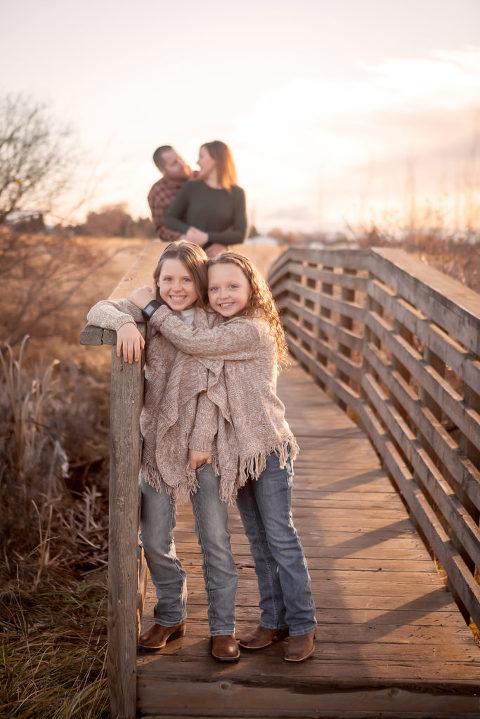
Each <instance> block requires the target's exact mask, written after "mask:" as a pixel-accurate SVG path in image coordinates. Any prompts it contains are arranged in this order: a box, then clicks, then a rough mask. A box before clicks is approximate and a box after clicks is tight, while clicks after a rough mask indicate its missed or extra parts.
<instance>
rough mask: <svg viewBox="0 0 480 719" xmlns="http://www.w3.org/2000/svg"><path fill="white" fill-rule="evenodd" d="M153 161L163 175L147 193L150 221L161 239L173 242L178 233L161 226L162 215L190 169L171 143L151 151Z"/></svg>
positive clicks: (190, 174)
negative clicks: (150, 214)
mask: <svg viewBox="0 0 480 719" xmlns="http://www.w3.org/2000/svg"><path fill="white" fill-rule="evenodd" d="M153 161H154V163H155V165H156V166H157V167H158V169H159V170H160V172H161V173H162V175H163V177H162V179H161V180H158V182H156V183H155V184H154V185H153V186H152V189H151V190H150V192H149V193H148V204H149V205H150V211H151V213H152V222H153V225H154V227H155V231H156V233H157V235H158V236H159V238H160V239H161V240H164V241H165V242H174V241H175V240H177V239H178V238H179V236H180V235H179V233H178V232H173V231H172V230H168V229H167V228H166V227H164V226H163V216H164V214H165V212H166V210H167V208H168V207H169V206H170V204H171V203H172V201H173V199H174V198H175V196H176V194H177V192H178V191H179V189H180V188H181V186H182V185H183V183H184V182H186V181H187V180H188V179H189V178H190V177H191V176H192V170H191V169H190V167H189V166H188V165H187V163H186V162H185V160H184V159H183V158H182V157H180V155H179V154H178V153H177V152H176V151H175V150H174V149H173V147H172V146H171V145H162V146H161V147H158V148H157V149H156V150H155V152H154V153H153Z"/></svg>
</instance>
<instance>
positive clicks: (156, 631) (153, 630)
mask: <svg viewBox="0 0 480 719" xmlns="http://www.w3.org/2000/svg"><path fill="white" fill-rule="evenodd" d="M186 631H187V625H186V623H185V622H182V624H177V625H176V626H175V627H164V626H163V624H152V626H151V627H149V628H148V629H147V631H146V632H143V634H140V636H139V638H138V646H139V647H141V648H142V649H146V650H147V651H150V652H155V651H158V649H163V647H164V646H165V644H166V643H167V642H168V641H169V640H170V639H176V638H177V637H183V636H184V635H185V632H186Z"/></svg>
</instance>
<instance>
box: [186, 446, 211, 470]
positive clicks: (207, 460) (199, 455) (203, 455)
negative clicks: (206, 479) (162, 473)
mask: <svg viewBox="0 0 480 719" xmlns="http://www.w3.org/2000/svg"><path fill="white" fill-rule="evenodd" d="M188 460H189V463H190V469H198V468H199V467H203V465H205V464H211V462H212V455H211V453H210V452H198V451H197V450H195V449H189V450H188Z"/></svg>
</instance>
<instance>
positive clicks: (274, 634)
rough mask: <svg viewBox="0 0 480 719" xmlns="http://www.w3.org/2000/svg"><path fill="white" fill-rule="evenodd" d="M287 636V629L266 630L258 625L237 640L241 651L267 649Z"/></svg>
mask: <svg viewBox="0 0 480 719" xmlns="http://www.w3.org/2000/svg"><path fill="white" fill-rule="evenodd" d="M287 636H288V627H283V628H282V629H267V628H266V627H262V626H261V625H260V624H259V625H258V626H257V627H255V629H254V630H253V632H250V634H247V635H246V636H245V637H243V638H242V639H239V644H240V646H241V647H242V649H264V648H265V647H269V646H270V644H273V642H275V641H280V640H281V639H285V637H287Z"/></svg>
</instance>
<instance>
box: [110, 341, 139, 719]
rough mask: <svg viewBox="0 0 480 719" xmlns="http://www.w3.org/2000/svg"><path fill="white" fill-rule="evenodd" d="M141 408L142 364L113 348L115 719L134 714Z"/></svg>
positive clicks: (112, 669)
mask: <svg viewBox="0 0 480 719" xmlns="http://www.w3.org/2000/svg"><path fill="white" fill-rule="evenodd" d="M142 354H143V353H142ZM142 403H143V368H142V363H141V362H134V363H133V364H127V363H125V362H124V361H123V359H122V358H119V357H117V356H116V351H115V345H113V347H112V379H111V398H110V499H109V508H110V521H109V542H108V545H109V548H108V551H109V557H108V658H107V665H108V679H109V688H110V706H111V713H112V717H113V718H114V719H131V718H132V717H134V716H135V714H136V655H137V575H138V564H137V545H138V504H139V502H138V481H139V471H140V451H141V440H140V427H139V420H140V412H141V409H142Z"/></svg>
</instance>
